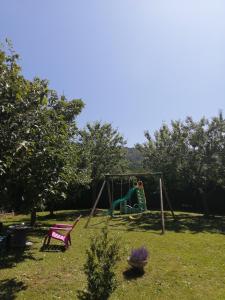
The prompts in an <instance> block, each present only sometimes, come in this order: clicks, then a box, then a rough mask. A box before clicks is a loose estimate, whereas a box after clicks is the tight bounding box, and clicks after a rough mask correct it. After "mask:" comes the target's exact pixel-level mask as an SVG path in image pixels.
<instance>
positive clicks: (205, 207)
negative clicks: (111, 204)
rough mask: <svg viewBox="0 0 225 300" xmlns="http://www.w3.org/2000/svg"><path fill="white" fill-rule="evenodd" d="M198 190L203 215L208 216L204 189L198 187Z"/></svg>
mask: <svg viewBox="0 0 225 300" xmlns="http://www.w3.org/2000/svg"><path fill="white" fill-rule="evenodd" d="M199 191H200V197H201V200H202V206H203V212H204V216H205V217H208V216H209V206H208V201H207V194H206V191H204V190H203V189H199Z"/></svg>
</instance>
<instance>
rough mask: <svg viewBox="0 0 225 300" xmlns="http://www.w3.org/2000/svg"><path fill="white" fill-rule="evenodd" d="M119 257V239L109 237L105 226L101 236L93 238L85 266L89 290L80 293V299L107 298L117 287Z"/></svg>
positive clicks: (104, 299)
mask: <svg viewBox="0 0 225 300" xmlns="http://www.w3.org/2000/svg"><path fill="white" fill-rule="evenodd" d="M118 258H119V244H118V240H115V239H112V238H109V232H108V228H107V227H104V228H103V229H102V232H101V234H100V235H99V236H97V237H95V238H93V239H92V241H91V244H90V250H88V251H87V261H86V264H85V266H84V270H85V274H86V276H87V281H88V287H87V291H85V292H83V293H80V299H89V300H98V299H102V300H106V299H108V298H109V296H110V295H111V293H112V292H113V291H114V290H115V289H116V285H117V284H116V279H115V272H114V267H115V264H116V263H117V260H118Z"/></svg>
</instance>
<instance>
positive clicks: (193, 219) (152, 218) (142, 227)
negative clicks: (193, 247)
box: [110, 212, 225, 234]
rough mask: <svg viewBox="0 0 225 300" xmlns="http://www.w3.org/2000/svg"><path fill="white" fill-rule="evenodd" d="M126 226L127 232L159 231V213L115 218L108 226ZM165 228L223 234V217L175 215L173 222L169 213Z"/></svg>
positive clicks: (175, 230) (224, 221)
mask: <svg viewBox="0 0 225 300" xmlns="http://www.w3.org/2000/svg"><path fill="white" fill-rule="evenodd" d="M119 225H126V228H127V231H147V230H159V231H160V230H161V214H160V212H154V213H152V212H148V213H145V214H143V215H142V216H141V217H140V218H138V219H130V218H129V217H128V216H121V217H120V218H117V220H116V222H115V224H112V222H111V224H110V226H119ZM165 226H166V230H167V231H174V232H185V231H190V232H191V233H199V232H209V233H220V234H224V233H225V216H210V217H205V216H203V215H197V214H196V215H192V214H189V213H179V214H177V219H176V220H174V219H173V218H172V216H171V215H170V213H168V212H167V213H165Z"/></svg>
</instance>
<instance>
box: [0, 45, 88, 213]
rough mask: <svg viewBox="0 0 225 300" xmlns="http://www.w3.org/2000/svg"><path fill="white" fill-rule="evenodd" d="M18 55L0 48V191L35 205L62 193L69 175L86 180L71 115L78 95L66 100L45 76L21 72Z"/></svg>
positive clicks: (17, 203) (13, 201) (14, 201)
mask: <svg viewBox="0 0 225 300" xmlns="http://www.w3.org/2000/svg"><path fill="white" fill-rule="evenodd" d="M17 61H18V55H17V54H16V53H15V52H14V50H13V49H12V47H11V45H10V44H8V48H7V50H6V51H4V50H3V49H2V50H0V193H1V197H2V198H3V199H4V200H5V203H8V204H10V205H11V206H14V207H16V208H17V209H18V208H20V209H21V208H26V209H27V210H31V211H35V210H36V208H37V207H39V208H41V207H42V206H43V205H44V204H45V203H46V199H48V201H49V202H52V201H54V199H60V198H65V191H66V189H67V186H68V183H69V182H70V181H76V182H79V183H81V184H85V183H86V182H87V181H88V176H87V172H85V170H82V169H80V168H79V166H80V158H79V155H78V154H79V150H78V148H77V146H76V145H75V144H74V143H73V142H72V139H73V137H74V135H75V134H76V132H77V128H76V124H75V122H74V118H75V117H76V116H77V115H78V114H79V113H80V112H81V110H82V108H83V106H84V104H83V102H82V101H81V100H71V101H67V99H66V98H65V97H64V96H61V97H60V96H58V95H57V93H56V92H55V91H54V90H51V89H49V87H48V81H47V80H41V79H39V78H34V80H32V81H30V80H27V79H25V78H24V76H23V75H22V74H21V68H20V66H19V65H18V63H17Z"/></svg>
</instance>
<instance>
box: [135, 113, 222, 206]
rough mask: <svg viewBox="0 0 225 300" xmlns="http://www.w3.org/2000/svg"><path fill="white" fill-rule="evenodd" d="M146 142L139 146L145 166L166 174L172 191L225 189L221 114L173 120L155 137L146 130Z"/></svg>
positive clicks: (202, 192) (203, 192)
mask: <svg viewBox="0 0 225 300" xmlns="http://www.w3.org/2000/svg"><path fill="white" fill-rule="evenodd" d="M145 137H146V139H147V142H146V143H144V144H142V145H136V148H137V149H138V150H139V151H140V152H141V153H142V154H143V156H144V167H145V168H147V169H150V170H152V171H161V172H163V174H164V176H165V179H166V181H167V184H168V186H170V188H171V189H174V190H175V189H178V190H185V189H188V188H189V189H190V188H191V189H192V190H193V191H195V193H197V194H200V195H202V196H203V202H204V203H203V205H204V208H205V210H207V203H206V201H205V197H204V195H206V194H207V192H208V191H210V190H212V189H213V188H216V187H218V186H219V187H220V188H222V189H224V188H225V180H224V178H225V177H224V175H225V168H224V162H225V161H224V160H225V119H224V118H223V116H222V113H220V114H219V115H218V116H217V117H214V118H212V120H207V119H206V118H202V119H201V120H200V121H197V122H194V121H193V119H192V118H191V117H188V118H186V120H185V122H181V121H172V122H171V126H170V127H169V126H167V125H165V124H163V126H162V127H161V128H160V129H159V130H158V131H156V132H155V134H154V137H152V136H151V135H150V133H149V132H148V131H147V132H146V133H145Z"/></svg>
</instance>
